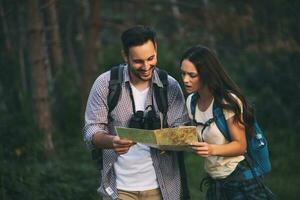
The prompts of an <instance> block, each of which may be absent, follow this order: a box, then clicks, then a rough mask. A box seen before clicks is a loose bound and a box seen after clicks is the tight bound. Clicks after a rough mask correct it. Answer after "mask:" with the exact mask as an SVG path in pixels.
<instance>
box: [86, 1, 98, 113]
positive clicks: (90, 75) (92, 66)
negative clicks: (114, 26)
mask: <svg viewBox="0 0 300 200" xmlns="http://www.w3.org/2000/svg"><path fill="white" fill-rule="evenodd" d="M89 2H90V5H89V9H90V10H89V15H90V16H89V22H88V24H89V27H88V31H87V39H86V46H85V57H84V58H85V59H84V72H83V82H82V104H83V106H82V107H83V108H84V107H85V103H86V99H87V96H88V93H89V89H90V87H91V85H92V83H93V82H94V79H95V77H96V75H97V49H98V48H97V47H98V45H99V43H98V41H99V39H98V38H99V31H100V12H101V10H100V3H101V1H100V0H90V1H89ZM82 110H83V109H82Z"/></svg>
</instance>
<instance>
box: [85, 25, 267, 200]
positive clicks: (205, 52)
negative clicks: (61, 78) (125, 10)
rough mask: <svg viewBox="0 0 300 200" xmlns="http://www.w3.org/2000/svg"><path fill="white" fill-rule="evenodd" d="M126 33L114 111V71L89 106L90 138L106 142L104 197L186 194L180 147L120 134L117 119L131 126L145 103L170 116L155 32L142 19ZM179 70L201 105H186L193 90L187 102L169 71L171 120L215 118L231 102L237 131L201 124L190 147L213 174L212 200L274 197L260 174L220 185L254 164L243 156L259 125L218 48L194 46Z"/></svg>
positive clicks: (150, 198) (98, 84) (229, 116)
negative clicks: (159, 146) (162, 101)
mask: <svg viewBox="0 0 300 200" xmlns="http://www.w3.org/2000/svg"><path fill="white" fill-rule="evenodd" d="M121 40H122V45H123V51H122V55H123V58H124V61H125V63H126V65H123V66H124V70H123V75H122V77H123V80H122V82H121V88H122V90H121V94H120V97H119V100H118V104H117V105H116V107H115V108H114V109H113V110H112V111H111V112H109V111H108V101H107V97H108V93H109V89H108V85H109V81H110V71H108V72H105V73H103V74H101V75H100V76H99V77H98V78H97V79H96V81H95V83H94V85H93V87H92V89H91V91H90V95H89V98H88V102H87V107H86V112H85V127H84V140H85V141H86V143H87V145H88V147H89V148H90V149H91V150H92V149H96V148H99V149H103V152H102V153H103V168H102V170H101V186H100V188H99V189H98V190H99V192H100V193H101V195H102V196H103V199H120V200H131V199H132V200H133V199H141V200H142V199H143V200H159V199H165V200H177V199H180V196H181V182H180V179H181V177H180V173H179V166H178V162H177V159H178V157H177V156H178V154H177V153H176V152H166V153H161V152H160V151H158V150H155V149H153V148H149V147H147V146H145V145H142V144H139V143H138V144H134V143H133V142H132V141H128V140H122V139H120V138H119V137H118V136H117V135H116V132H115V129H114V127H115V126H125V127H126V126H127V127H128V126H129V127H130V121H131V119H132V117H133V116H134V115H135V113H137V111H143V112H145V113H147V111H148V110H147V109H146V110H145V108H147V107H148V106H149V105H151V106H153V107H152V108H153V110H156V114H157V116H160V120H161V121H163V119H162V118H163V116H162V113H160V112H159V111H158V109H157V103H156V101H155V98H154V96H155V95H154V92H153V90H154V89H153V87H154V85H155V87H163V83H162V80H161V76H159V74H158V69H157V68H156V63H157V43H156V34H155V32H154V31H153V30H152V29H151V28H149V27H146V26H135V27H132V28H130V29H128V30H126V31H124V32H123V34H122V36H121ZM178 70H180V71H181V77H182V81H183V83H184V86H185V89H186V92H187V93H197V94H198V95H197V106H196V112H195V114H194V116H193V115H192V113H191V110H190V108H189V106H186V104H187V105H189V104H190V101H191V96H192V95H190V96H189V97H188V99H187V102H186V104H185V100H184V96H183V94H182V91H181V89H180V86H179V84H178V82H177V81H176V80H175V79H174V78H172V77H171V76H168V78H167V79H168V90H167V91H168V93H167V98H168V105H169V106H168V112H167V115H166V119H167V124H168V126H169V127H177V126H182V125H186V124H190V122H191V121H192V119H193V120H194V121H196V122H206V121H207V120H209V119H210V118H212V105H213V102H214V101H215V102H216V103H217V104H219V105H220V106H222V108H224V115H225V118H226V120H227V124H228V128H229V130H230V134H231V137H232V138H233V139H232V141H231V142H228V141H227V140H226V139H225V138H224V136H223V135H222V134H221V133H220V131H219V130H218V128H217V127H216V125H215V124H214V123H212V124H211V125H210V126H209V127H206V128H203V126H202V125H197V130H198V134H199V142H196V143H193V144H191V145H190V148H191V149H192V150H193V151H194V152H195V153H196V154H197V155H199V156H200V157H203V158H204V159H205V170H206V172H207V173H208V175H209V179H206V181H207V183H208V190H207V195H206V196H207V199H267V193H268V192H266V190H267V189H266V188H263V187H261V186H260V185H259V184H258V183H257V182H255V181H254V180H245V181H240V180H239V181H238V184H234V183H237V181H234V180H233V181H232V183H233V184H232V186H231V187H230V188H229V189H228V188H227V189H226V188H225V187H223V186H221V185H220V184H217V183H218V181H217V180H225V181H226V179H227V178H228V177H231V176H233V174H235V173H236V171H237V170H241V169H243V168H249V166H248V165H247V163H246V162H245V158H244V153H245V150H246V146H247V142H246V136H245V129H246V128H250V127H251V126H252V124H251V121H252V120H253V111H252V110H251V108H250V106H249V104H247V102H246V100H245V98H244V97H243V96H242V94H241V93H240V91H239V89H238V87H237V86H236V85H235V83H234V82H233V81H232V80H231V79H230V78H229V77H228V75H227V74H226V73H225V71H224V69H223V67H222V65H221V64H220V62H219V61H218V59H217V57H216V56H215V54H214V53H212V51H211V50H209V49H208V48H206V47H203V46H195V47H192V48H190V49H188V50H187V51H186V52H185V53H184V54H183V56H182V58H181V60H180V69H178ZM229 91H230V92H229ZM224 102H225V103H224ZM230 183H231V182H230ZM241 185H242V187H241ZM245 187H246V190H245ZM245 191H247V192H245ZM217 194H218V195H217ZM217 196H220V197H221V198H219V197H217Z"/></svg>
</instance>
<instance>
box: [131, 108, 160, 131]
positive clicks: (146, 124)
mask: <svg viewBox="0 0 300 200" xmlns="http://www.w3.org/2000/svg"><path fill="white" fill-rule="evenodd" d="M129 128H139V129H148V130H154V129H160V128H161V121H160V118H159V116H156V113H155V111H154V110H150V111H148V112H147V113H146V114H145V113H144V112H143V111H141V110H138V111H136V112H135V113H134V114H133V116H132V118H131V119H130V121H129Z"/></svg>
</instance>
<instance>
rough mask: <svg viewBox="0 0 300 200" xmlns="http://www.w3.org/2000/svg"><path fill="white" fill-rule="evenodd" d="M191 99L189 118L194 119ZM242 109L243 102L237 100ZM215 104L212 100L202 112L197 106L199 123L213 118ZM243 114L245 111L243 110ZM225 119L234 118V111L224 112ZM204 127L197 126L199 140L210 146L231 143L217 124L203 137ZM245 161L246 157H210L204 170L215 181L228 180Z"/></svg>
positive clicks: (208, 129)
mask: <svg viewBox="0 0 300 200" xmlns="http://www.w3.org/2000/svg"><path fill="white" fill-rule="evenodd" d="M232 95H233V96H234V97H235V98H237V97H236V96H235V95H234V94H232ZM191 97H192V95H190V96H189V97H188V98H187V101H186V105H187V108H188V112H189V116H190V118H191V119H193V116H192V113H191V105H190V103H191ZM237 100H238V102H239V105H240V107H241V108H242V106H241V105H242V103H241V101H240V100H239V99H238V98H237ZM213 103H214V99H213V100H212V102H211V104H210V105H209V107H208V108H207V109H206V111H204V112H202V111H200V110H199V108H198V106H196V110H195V111H196V112H195V119H196V121H197V122H202V123H205V122H206V121H208V120H209V119H211V118H213ZM241 111H242V112H243V110H242V109H241ZM223 112H224V116H225V119H226V120H227V119H229V118H231V117H233V116H234V115H235V114H234V112H232V111H228V110H223ZM202 128H203V127H202V126H201V125H198V126H197V132H198V135H199V137H198V138H199V140H200V141H201V139H202V138H203V140H204V141H205V142H207V143H209V144H227V143H229V141H227V140H226V138H225V137H224V136H223V134H222V133H221V132H220V130H219V129H218V127H217V125H216V123H215V122H213V123H211V124H210V126H208V127H206V128H205V129H204V131H203V133H202V135H201V130H202ZM243 159H244V156H234V157H222V156H210V157H208V158H205V160H204V169H205V171H206V172H207V173H208V174H209V175H210V176H211V177H212V178H214V179H222V178H226V177H227V176H228V175H230V174H231V173H232V172H233V171H234V170H235V168H236V166H237V165H238V163H239V162H240V161H241V160H243Z"/></svg>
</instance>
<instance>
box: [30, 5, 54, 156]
mask: <svg viewBox="0 0 300 200" xmlns="http://www.w3.org/2000/svg"><path fill="white" fill-rule="evenodd" d="M28 12H29V17H28V20H29V22H28V24H29V26H30V27H29V34H28V35H29V46H30V51H29V52H30V59H31V66H32V83H33V84H32V85H33V90H32V91H33V97H34V111H35V112H34V113H35V118H36V122H37V125H38V127H39V129H40V131H41V132H42V133H43V134H44V137H43V146H44V150H45V153H46V154H50V153H51V152H52V151H53V150H54V146H53V142H52V120H51V114H50V107H49V95H48V83H47V67H48V66H47V64H46V59H47V56H46V50H45V46H44V45H45V33H44V29H43V24H42V20H41V16H40V13H39V5H38V0H29V4H28Z"/></svg>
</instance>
